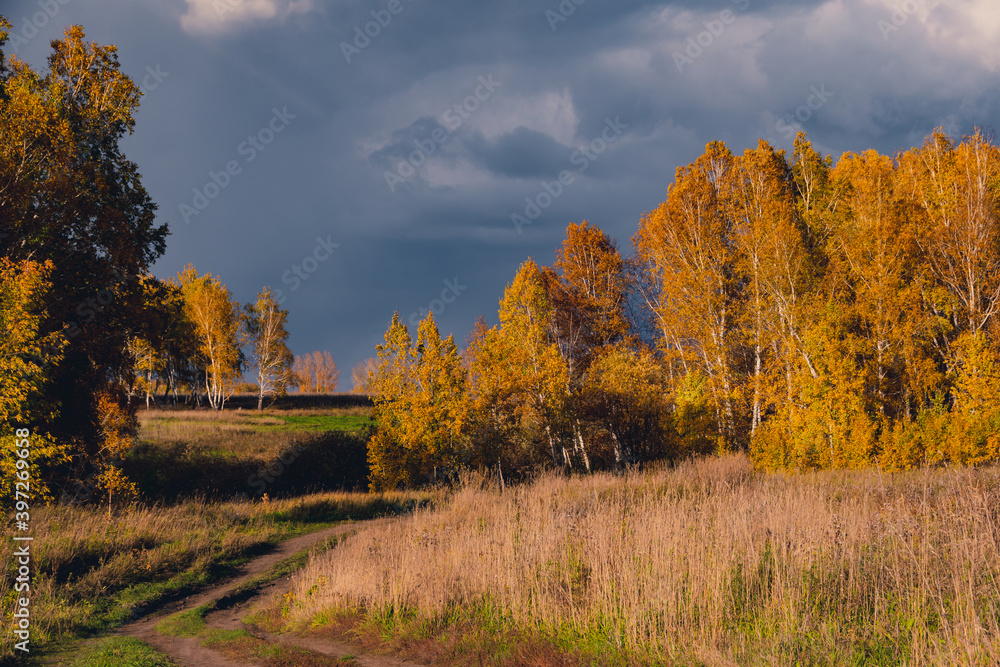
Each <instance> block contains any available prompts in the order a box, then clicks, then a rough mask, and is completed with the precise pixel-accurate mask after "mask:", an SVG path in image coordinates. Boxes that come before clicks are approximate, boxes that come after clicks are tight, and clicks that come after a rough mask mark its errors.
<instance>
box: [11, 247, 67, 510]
mask: <svg viewBox="0 0 1000 667" xmlns="http://www.w3.org/2000/svg"><path fill="white" fill-rule="evenodd" d="M52 269H53V266H52V263H51V262H46V263H44V264H42V263H39V262H32V261H28V260H25V261H23V262H19V263H17V264H14V263H13V262H11V261H9V260H7V259H6V258H0V445H2V448H0V482H2V483H3V490H2V492H0V508H2V509H3V510H4V511H8V510H10V509H11V508H12V507H13V505H14V502H13V501H14V490H15V487H14V483H15V481H18V479H17V475H18V472H19V471H20V470H24V468H23V467H22V466H23V465H24V464H20V465H19V464H18V463H17V461H18V460H20V457H18V456H17V452H18V451H21V450H22V449H24V447H18V446H17V444H16V443H18V442H21V441H22V440H23V439H24V438H25V436H26V435H27V434H30V439H29V442H30V445H31V447H30V451H31V457H30V461H31V463H32V465H33V466H35V467H34V468H33V470H32V471H31V472H30V474H28V475H27V477H28V478H30V485H29V486H30V487H31V492H32V493H33V494H37V496H38V497H40V498H42V499H51V498H52V489H51V486H50V480H51V479H52V475H53V473H54V471H55V468H56V467H57V466H58V465H60V464H63V463H65V462H66V461H68V459H69V451H68V447H67V446H66V443H65V442H60V441H59V440H58V439H57V438H56V437H55V436H54V435H53V432H52V431H53V429H52V425H53V424H55V423H57V422H58V420H59V409H58V406H57V405H53V404H51V403H48V402H47V401H46V400H45V390H46V389H47V386H46V385H47V384H48V383H50V382H51V381H52V380H51V378H52V370H53V368H54V367H55V365H56V364H58V362H59V361H60V357H61V355H62V350H63V348H64V346H65V344H66V341H65V339H64V338H63V336H62V334H60V333H50V334H42V332H41V322H42V319H43V317H44V315H43V312H44V307H45V303H46V301H47V298H48V293H49V290H50V289H51V283H50V282H49V274H50V273H51V272H52ZM19 433H20V435H18V434H19ZM25 461H27V459H25Z"/></svg>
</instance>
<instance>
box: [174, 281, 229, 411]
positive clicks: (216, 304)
mask: <svg viewBox="0 0 1000 667" xmlns="http://www.w3.org/2000/svg"><path fill="white" fill-rule="evenodd" d="M177 281H178V284H179V286H180V289H181V293H182V294H183V296H184V309H185V313H186V315H187V318H188V319H189V320H190V321H191V322H192V323H193V324H194V326H195V330H196V333H197V338H198V343H199V349H198V352H199V360H200V364H199V365H200V370H201V373H202V379H203V382H204V388H205V394H206V396H207V398H208V403H209V405H211V406H212V407H213V408H214V409H216V410H221V409H222V408H223V406H224V405H225V402H226V399H227V398H229V396H231V395H232V393H233V391H234V389H235V385H236V383H237V382H238V381H239V379H240V377H241V376H242V371H243V363H244V356H243V352H242V350H241V349H240V341H239V332H240V326H241V319H242V313H241V310H240V307H239V304H237V303H236V302H234V301H233V299H232V295H231V294H230V292H229V290H228V289H227V288H226V286H225V285H223V284H222V281H221V280H219V278H217V277H213V276H212V274H210V273H206V274H205V275H203V276H199V275H198V272H197V271H196V270H195V268H194V266H193V265H191V264H188V265H187V266H186V267H185V268H184V269H183V270H182V271H181V272H180V273H179V274H178V275H177Z"/></svg>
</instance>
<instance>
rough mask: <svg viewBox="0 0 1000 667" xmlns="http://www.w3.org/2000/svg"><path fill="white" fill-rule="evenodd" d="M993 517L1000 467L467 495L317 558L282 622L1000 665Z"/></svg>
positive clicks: (587, 650)
mask: <svg viewBox="0 0 1000 667" xmlns="http://www.w3.org/2000/svg"><path fill="white" fill-rule="evenodd" d="M998 511H1000V470H998V469H997V468H985V469H979V470H973V469H950V470H921V471H915V472H908V473H899V474H884V473H881V472H879V471H877V470H863V471H833V472H818V473H810V474H804V475H798V476H795V475H793V476H785V475H782V474H765V473H757V472H752V471H751V467H750V464H749V462H748V460H747V459H746V458H745V457H743V456H736V455H733V456H725V457H722V458H710V459H705V460H701V461H697V462H688V463H685V464H683V465H680V466H678V467H677V468H675V469H672V470H665V471H660V472H652V473H636V474H629V475H626V476H619V477H615V476H612V475H595V476H592V477H584V478H572V479H566V478H563V477H555V476H549V477H543V478H542V479H540V480H539V481H537V482H536V483H534V484H532V485H530V486H524V487H519V488H513V489H510V488H509V489H507V490H506V492H500V491H499V490H497V489H495V488H487V487H486V485H482V484H479V485H477V484H468V485H466V486H465V487H464V488H463V489H461V490H460V491H459V492H458V493H457V494H456V495H455V496H454V497H453V499H452V500H451V501H450V502H449V503H447V504H445V505H443V506H441V507H439V508H438V509H434V510H427V511H420V512H418V513H416V514H414V515H413V516H411V517H408V518H406V519H405V520H404V521H403V522H402V524H396V525H393V526H391V527H385V528H377V529H372V530H369V531H366V532H363V533H361V534H359V535H358V536H356V537H354V538H352V539H351V540H349V541H348V542H346V543H344V544H342V545H340V546H338V547H337V548H336V549H334V550H332V551H331V552H328V553H326V554H324V555H321V556H319V557H317V558H315V559H314V560H313V561H312V562H311V563H310V564H309V565H308V566H307V567H306V568H305V569H304V570H303V571H301V572H300V573H299V574H298V575H296V577H295V579H294V583H293V588H292V591H291V594H292V597H291V600H292V602H291V604H290V605H289V607H288V608H286V616H287V618H288V621H289V625H290V626H292V627H295V626H306V625H309V624H312V625H317V624H323V623H326V622H329V621H330V620H331V618H333V617H334V616H335V615H336V614H337V613H340V612H352V611H355V612H356V611H359V610H360V611H362V612H363V613H365V614H366V615H367V617H368V618H369V619H370V620H371V619H374V620H375V621H376V622H377V623H381V624H382V625H383V626H385V625H386V624H389V625H396V626H397V627H398V626H399V625H401V624H407V623H409V624H410V626H411V627H412V626H413V625H414V624H416V625H418V626H420V627H424V628H427V629H428V632H430V633H431V634H433V632H439V631H440V630H441V629H442V627H444V626H447V625H448V624H449V623H451V624H454V623H455V622H459V621H458V620H460V621H461V622H462V623H469V622H470V619H471V622H472V623H473V624H474V625H476V626H478V627H479V628H480V629H486V630H487V631H490V632H494V633H507V634H511V633H513V634H519V635H520V636H525V635H530V636H542V637H548V638H551V640H552V641H553V642H555V643H556V644H557V645H558V646H560V647H561V648H562V649H563V650H565V651H568V652H570V653H572V652H578V653H579V654H581V655H583V656H590V657H591V658H594V657H596V658H597V659H599V660H601V661H607V662H611V663H616V662H617V663H621V664H627V663H642V662H647V663H656V662H659V661H674V660H680V661H690V662H695V663H706V664H719V665H726V664H796V663H797V662H799V663H802V664H899V663H907V664H917V665H919V664H981V665H995V664H1000V625H998V623H1000V517H998ZM456 619H458V620H456Z"/></svg>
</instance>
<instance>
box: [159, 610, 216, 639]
mask: <svg viewBox="0 0 1000 667" xmlns="http://www.w3.org/2000/svg"><path fill="white" fill-rule="evenodd" d="M213 609H215V604H203V605H202V606H200V607H196V608H194V609H188V610H187V611H179V612H177V613H176V614H171V615H170V616H167V617H166V618H165V619H163V620H162V621H160V622H159V623H157V624H156V628H155V629H156V631H157V632H159V633H160V634H161V635H170V636H171V637H198V636H201V635H203V634H204V633H205V632H206V631H207V629H208V625H207V624H206V623H205V616H206V615H207V614H208V612H210V611H212V610H213Z"/></svg>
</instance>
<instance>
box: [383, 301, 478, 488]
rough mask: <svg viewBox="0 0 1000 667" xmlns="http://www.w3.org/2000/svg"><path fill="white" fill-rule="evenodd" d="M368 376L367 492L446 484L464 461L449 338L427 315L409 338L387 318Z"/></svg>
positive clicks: (458, 383) (461, 400)
mask: <svg viewBox="0 0 1000 667" xmlns="http://www.w3.org/2000/svg"><path fill="white" fill-rule="evenodd" d="M378 356H379V368H378V371H377V372H376V373H375V375H374V377H373V383H372V384H373V388H374V390H375V419H376V422H377V428H376V431H375V433H374V434H373V435H372V437H371V439H370V441H369V445H368V462H369V466H370V472H369V475H370V478H369V482H370V486H371V488H372V489H373V490H385V489H394V488H397V487H400V486H420V485H423V484H428V483H434V482H437V481H442V480H446V479H453V478H454V475H455V473H457V471H458V470H459V469H460V468H461V467H462V466H463V465H465V464H466V463H467V460H468V452H467V451H466V447H465V440H464V436H463V432H464V429H465V422H466V415H467V411H468V403H467V399H466V388H465V380H466V371H465V369H464V368H463V367H462V361H461V358H460V357H459V354H458V348H457V347H456V345H455V341H454V339H453V338H452V337H451V336H448V337H447V338H444V339H442V338H441V335H440V333H439V332H438V328H437V325H436V324H435V322H434V315H433V314H432V313H428V315H427V318H426V319H424V320H423V321H422V322H421V323H420V327H419V328H418V330H417V339H416V341H413V340H412V339H411V338H410V335H409V332H408V331H407V329H406V325H404V324H402V323H401V322H400V321H399V314H398V313H396V314H394V315H393V318H392V322H391V323H390V324H389V329H388V330H387V331H386V334H385V343H384V344H382V345H379V346H378Z"/></svg>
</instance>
